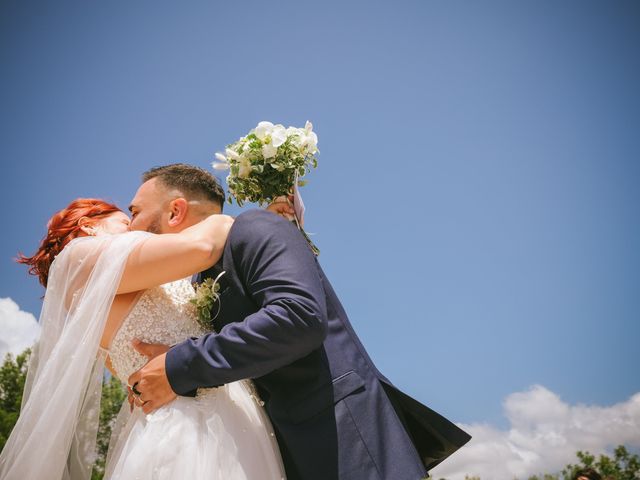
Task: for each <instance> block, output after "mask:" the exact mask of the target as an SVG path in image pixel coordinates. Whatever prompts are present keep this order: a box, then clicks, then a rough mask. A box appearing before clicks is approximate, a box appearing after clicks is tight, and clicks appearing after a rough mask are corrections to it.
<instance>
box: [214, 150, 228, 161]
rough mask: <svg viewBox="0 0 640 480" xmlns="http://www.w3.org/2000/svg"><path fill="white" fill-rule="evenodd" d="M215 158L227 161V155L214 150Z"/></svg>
mask: <svg viewBox="0 0 640 480" xmlns="http://www.w3.org/2000/svg"><path fill="white" fill-rule="evenodd" d="M216 158H217V159H218V160H220V161H221V162H226V161H227V157H225V156H224V155H223V154H221V153H220V152H216Z"/></svg>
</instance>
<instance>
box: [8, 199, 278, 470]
mask: <svg viewBox="0 0 640 480" xmlns="http://www.w3.org/2000/svg"><path fill="white" fill-rule="evenodd" d="M194 208H197V206H196V207H194ZM283 208H285V207H282V206H281V205H280V206H271V207H269V209H270V210H272V211H273V212H275V213H284V212H283V211H282V209H283ZM134 213H135V212H134ZM287 213H288V212H287ZM232 223H233V220H232V218H231V217H228V216H226V215H211V216H208V217H207V218H205V219H204V220H203V221H201V222H199V223H196V224H194V225H193V226H191V227H189V228H187V229H185V230H183V231H182V232H180V233H173V234H172V233H169V234H165V235H154V234H152V233H146V232H139V231H136V232H130V231H129V224H130V220H129V217H128V216H127V215H126V214H125V213H123V212H122V211H121V210H120V209H118V208H117V207H116V206H115V205H113V204H110V203H107V202H105V201H102V200H97V199H77V200H75V201H73V202H71V204H69V206H67V208H65V209H63V210H61V211H59V212H58V213H56V214H55V215H54V216H53V217H52V218H51V220H50V221H49V224H48V232H47V235H46V236H45V238H44V239H43V241H42V244H41V245H40V248H39V250H38V251H37V253H36V254H35V255H34V256H32V257H21V258H20V259H19V261H20V262H21V263H25V264H27V265H29V266H30V273H33V274H36V275H38V277H39V279H40V282H41V283H42V284H43V285H44V286H45V287H46V294H45V297H44V304H43V307H42V312H41V315H40V324H41V326H42V330H41V337H40V340H39V342H38V343H37V344H36V346H35V347H34V351H33V354H32V359H31V363H30V367H29V370H28V374H27V380H26V384H25V389H24V395H23V403H22V410H21V412H20V417H19V418H18V421H17V423H16V425H15V428H14V430H13V431H12V433H11V435H10V437H9V439H8V440H7V443H6V445H5V447H4V449H3V451H2V453H1V454H0V479H3V480H4V479H7V480H9V479H19V480H26V479H65V480H67V479H70V480H76V479H89V478H90V477H91V471H92V465H93V463H94V461H95V446H96V434H97V429H98V421H99V412H100V406H99V405H100V392H101V386H102V378H103V371H104V367H105V366H106V367H108V368H109V369H110V370H111V372H112V374H113V375H115V376H117V377H118V378H119V379H120V380H121V381H123V382H126V381H127V378H128V377H129V375H131V373H133V372H134V371H136V370H137V369H139V368H140V367H141V366H142V365H144V364H145V362H146V359H145V358H144V357H143V356H141V355H140V354H139V353H138V352H136V350H135V349H134V348H133V346H132V342H133V341H134V339H136V338H137V339H141V340H143V341H146V342H155V343H164V344H174V343H177V342H180V341H182V340H184V339H186V338H188V337H191V336H200V335H202V334H203V333H204V331H205V330H204V327H203V326H201V325H200V324H199V323H198V317H197V315H196V310H195V306H194V305H193V304H192V303H191V302H190V300H191V299H192V298H193V296H194V289H193V287H192V285H191V282H190V280H189V277H190V276H191V275H192V274H195V273H197V272H200V271H203V270H206V269H207V268H209V267H211V266H212V265H214V264H215V263H216V262H217V261H218V259H219V258H220V256H221V255H222V251H223V248H224V244H225V241H226V238H227V235H228V232H229V229H230V228H231V225H232ZM148 230H150V231H153V228H151V227H150V228H148ZM260 405H261V403H260V401H259V399H258V398H257V395H256V394H255V390H254V388H253V385H252V383H251V381H248V380H244V381H239V382H234V383H230V384H228V385H224V386H222V387H219V388H210V389H207V388H203V389H199V390H198V392H197V394H196V395H195V397H193V398H191V397H178V398H176V399H175V400H174V401H172V402H171V403H169V404H167V405H166V406H164V407H162V408H160V409H158V410H157V411H155V412H154V413H152V414H150V415H145V414H144V413H143V411H142V409H140V408H135V409H134V410H133V411H132V412H131V413H130V409H129V406H128V405H126V402H125V405H124V406H123V408H122V410H121V413H120V415H119V419H118V421H117V422H116V423H118V424H120V425H121V428H119V432H118V431H117V430H118V428H114V430H115V431H114V435H113V436H112V442H111V444H110V447H109V458H108V460H107V466H106V472H105V478H110V479H133V478H135V479H175V478H194V479H200V478H207V479H220V480H223V479H224V480H249V479H256V478H261V479H263V478H264V479H281V478H284V476H285V475H284V469H283V466H282V460H281V458H280V453H279V450H278V446H277V443H276V441H275V437H274V435H273V433H272V429H271V425H270V422H269V419H268V417H267V416H266V414H265V413H264V411H263V409H262V407H261V406H260Z"/></svg>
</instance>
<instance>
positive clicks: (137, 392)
mask: <svg viewBox="0 0 640 480" xmlns="http://www.w3.org/2000/svg"><path fill="white" fill-rule="evenodd" d="M137 386H138V382H136V383H134V384H133V387H131V392H132V393H133V394H134V395H135V396H136V397H139V396H140V395H142V392H141V391H139V390H138V389H137V388H136V387H137Z"/></svg>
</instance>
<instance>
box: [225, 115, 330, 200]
mask: <svg viewBox="0 0 640 480" xmlns="http://www.w3.org/2000/svg"><path fill="white" fill-rule="evenodd" d="M317 142H318V137H317V136H316V134H315V133H314V132H313V125H312V124H311V123H310V122H307V123H306V125H305V127H304V128H295V127H289V128H285V127H284V126H282V125H274V124H272V123H271V122H260V123H259V124H258V126H257V127H256V128H254V129H253V130H251V131H250V132H249V133H248V134H247V135H246V136H244V137H242V138H240V139H239V140H238V141H237V142H235V143H232V144H231V145H228V146H227V149H226V150H225V154H221V153H217V154H216V158H217V159H218V160H219V162H217V163H214V164H213V167H214V168H216V169H219V170H220V169H229V175H228V176H227V185H228V186H229V193H230V194H231V195H230V196H229V198H228V201H229V203H232V199H235V201H236V202H237V204H238V205H239V206H242V205H243V204H244V203H245V202H255V203H258V204H260V205H266V204H269V203H271V202H273V200H274V199H275V198H277V197H280V196H283V195H289V194H291V193H293V188H294V184H295V182H296V181H298V186H302V185H304V182H303V181H300V180H297V179H299V178H301V177H303V176H304V175H306V174H307V173H308V172H309V171H310V170H311V168H316V167H317V166H318V160H317V158H316V157H315V155H316V154H317V153H318V147H317Z"/></svg>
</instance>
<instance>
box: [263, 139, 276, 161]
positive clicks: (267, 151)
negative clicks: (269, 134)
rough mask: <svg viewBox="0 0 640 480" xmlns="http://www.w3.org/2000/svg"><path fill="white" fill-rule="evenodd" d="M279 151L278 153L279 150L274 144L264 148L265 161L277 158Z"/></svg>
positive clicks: (266, 145)
mask: <svg viewBox="0 0 640 480" xmlns="http://www.w3.org/2000/svg"><path fill="white" fill-rule="evenodd" d="M277 151H278V148H277V147H276V146H275V145H274V144H273V142H271V143H268V144H265V145H263V146H262V156H263V157H264V158H265V159H268V158H273V157H275V156H276V152H277Z"/></svg>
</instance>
